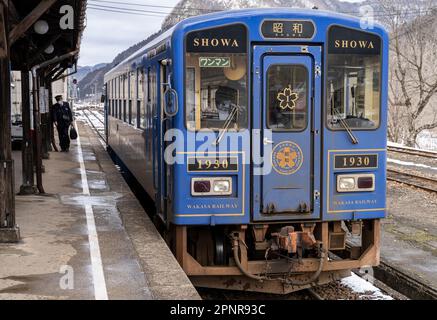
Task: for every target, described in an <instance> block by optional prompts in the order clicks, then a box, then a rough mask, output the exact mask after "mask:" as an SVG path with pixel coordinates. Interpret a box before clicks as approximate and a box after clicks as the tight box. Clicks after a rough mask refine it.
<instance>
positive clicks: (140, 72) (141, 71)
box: [137, 69, 145, 129]
mask: <svg viewBox="0 0 437 320" xmlns="http://www.w3.org/2000/svg"><path fill="white" fill-rule="evenodd" d="M137 79H138V80H137V93H138V102H137V104H138V106H137V110H138V115H137V119H138V120H137V121H138V122H137V127H138V128H142V129H144V118H145V112H144V109H145V104H144V86H145V83H144V69H137Z"/></svg>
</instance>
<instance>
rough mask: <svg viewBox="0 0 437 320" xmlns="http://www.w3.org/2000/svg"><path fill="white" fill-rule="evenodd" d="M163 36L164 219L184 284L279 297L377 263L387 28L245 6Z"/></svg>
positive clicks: (337, 17)
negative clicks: (167, 92)
mask: <svg viewBox="0 0 437 320" xmlns="http://www.w3.org/2000/svg"><path fill="white" fill-rule="evenodd" d="M172 41H173V43H174V45H173V48H172V50H173V56H174V58H173V68H174V70H173V75H172V77H173V79H174V80H175V81H174V87H175V89H176V91H177V92H178V100H179V105H180V106H181V109H183V110H179V112H178V114H177V115H176V116H175V118H174V121H173V124H174V128H175V129H177V130H178V132H179V133H180V134H179V135H175V139H174V140H173V141H174V142H172V143H168V145H167V147H169V146H170V145H171V144H174V146H173V147H174V148H172V149H171V150H172V151H173V152H171V154H172V155H173V156H175V158H176V159H175V163H174V164H172V165H168V164H167V166H169V167H171V169H169V170H168V172H170V173H169V174H168V175H167V177H172V178H171V179H170V182H169V186H168V190H169V193H170V194H169V196H168V199H170V200H169V202H168V203H167V205H168V208H169V211H168V217H169V220H170V222H171V227H172V231H173V232H172V235H173V237H172V243H173V244H174V250H175V253H176V257H177V259H178V261H179V262H180V264H181V265H182V267H183V268H184V270H185V271H186V273H187V274H188V275H189V276H190V278H191V279H192V281H193V282H194V283H195V284H196V285H198V286H204V287H215V288H227V289H241V290H250V291H264V292H275V293H287V292H291V291H295V290H298V289H302V288H305V287H308V286H310V285H313V284H322V283H326V282H328V281H332V280H333V279H338V278H341V277H344V276H346V275H348V274H349V270H350V269H353V268H360V267H370V266H374V265H377V264H378V263H379V227H380V220H379V219H380V218H383V217H384V216H385V207H386V202H385V193H386V191H385V187H386V185H385V180H386V179H385V175H386V174H385V170H386V168H385V160H386V151H385V149H386V121H387V119H386V110H387V103H386V101H387V50H388V38H387V34H386V32H385V31H384V30H383V29H382V28H381V27H379V26H376V25H370V24H368V25H367V27H365V26H363V22H362V21H361V20H358V19H355V18H351V17H346V16H340V15H333V14H332V13H326V12H318V11H316V10H312V11H291V10H287V9H281V10H273V9H269V10H243V11H234V12H230V13H217V14H213V15H207V16H204V17H196V18H192V19H188V20H186V21H185V22H183V23H180V24H179V25H178V26H177V27H176V29H175V32H174V34H173V40H172ZM177 79H180V81H176V80H177ZM169 154H170V153H169Z"/></svg>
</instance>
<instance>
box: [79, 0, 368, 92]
mask: <svg viewBox="0 0 437 320" xmlns="http://www.w3.org/2000/svg"><path fill="white" fill-rule="evenodd" d="M260 3H262V5H261V6H262V7H292V8H308V9H311V8H313V7H317V8H318V9H320V10H331V11H334V12H344V13H350V14H353V13H356V12H357V11H358V4H357V3H350V2H342V1H339V0H263V1H260V0H182V1H180V2H179V3H178V4H177V5H176V6H175V8H174V9H173V11H172V12H171V13H170V14H169V15H168V16H167V17H166V18H165V19H164V22H163V23H162V26H161V30H167V29H168V28H170V27H172V26H173V25H175V24H176V23H178V22H179V21H181V20H183V19H186V18H188V17H191V16H195V15H200V14H206V13H210V12H215V11H223V10H230V9H240V8H259V7H261V6H260ZM364 3H366V2H364ZM157 35H158V33H155V34H153V35H151V36H150V37H148V38H147V39H145V40H143V41H140V42H138V43H137V44H135V45H133V46H131V47H130V48H128V49H126V50H125V51H123V52H121V53H120V54H118V55H117V56H116V57H115V58H114V60H113V61H112V62H111V63H109V64H106V65H104V66H103V67H101V68H97V69H93V70H90V71H89V72H88V73H87V74H86V76H84V77H83V79H82V80H81V81H80V82H79V89H80V96H81V97H85V95H86V94H91V93H92V92H94V88H95V87H97V92H101V91H102V87H103V76H104V74H105V73H106V72H108V71H109V70H110V69H111V68H113V67H114V66H116V65H117V64H118V63H120V62H121V61H123V60H124V59H126V58H127V57H129V56H130V55H132V54H133V53H134V52H136V51H137V50H138V49H139V48H141V47H142V46H144V45H145V44H146V43H147V42H148V41H150V40H151V39H153V38H154V37H156V36H157Z"/></svg>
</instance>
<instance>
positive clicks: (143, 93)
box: [139, 69, 147, 129]
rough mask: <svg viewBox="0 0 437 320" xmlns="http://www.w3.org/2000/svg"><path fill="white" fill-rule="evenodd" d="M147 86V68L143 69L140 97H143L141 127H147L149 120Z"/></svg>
mask: <svg viewBox="0 0 437 320" xmlns="http://www.w3.org/2000/svg"><path fill="white" fill-rule="evenodd" d="M146 88H147V74H146V72H145V69H141V81H140V87H139V90H140V95H139V96H140V97H141V99H142V103H141V107H140V123H139V127H140V128H142V129H146V128H147V125H146V121H147V113H146V94H147V93H146Z"/></svg>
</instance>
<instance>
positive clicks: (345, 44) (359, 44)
mask: <svg viewBox="0 0 437 320" xmlns="http://www.w3.org/2000/svg"><path fill="white" fill-rule="evenodd" d="M334 47H335V48H352V49H355V48H361V49H374V48H375V47H374V45H373V42H372V41H367V40H335V41H334Z"/></svg>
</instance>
